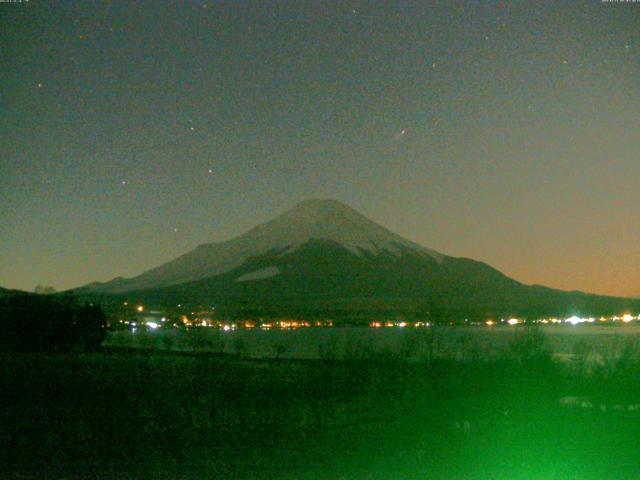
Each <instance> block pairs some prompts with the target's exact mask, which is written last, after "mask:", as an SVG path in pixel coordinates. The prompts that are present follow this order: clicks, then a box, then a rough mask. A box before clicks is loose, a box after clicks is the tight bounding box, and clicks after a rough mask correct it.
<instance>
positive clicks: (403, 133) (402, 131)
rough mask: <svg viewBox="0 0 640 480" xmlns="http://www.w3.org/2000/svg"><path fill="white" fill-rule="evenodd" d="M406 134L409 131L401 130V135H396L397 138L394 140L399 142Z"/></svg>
mask: <svg viewBox="0 0 640 480" xmlns="http://www.w3.org/2000/svg"><path fill="white" fill-rule="evenodd" d="M406 133H407V130H406V129H404V128H403V129H402V130H400V133H399V134H397V135H396V136H395V137H393V138H394V139H395V140H398V139H399V138H402V137H403V136H404V135H405V134H406Z"/></svg>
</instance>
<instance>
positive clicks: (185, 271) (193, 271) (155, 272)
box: [86, 200, 444, 293]
mask: <svg viewBox="0 0 640 480" xmlns="http://www.w3.org/2000/svg"><path fill="white" fill-rule="evenodd" d="M318 239H324V240H330V241H334V242H337V243H339V244H340V245H342V246H344V247H346V248H347V249H349V250H350V251H351V252H354V253H361V252H374V253H375V252H380V251H382V250H386V251H388V252H390V253H395V254H397V253H398V252H399V251H400V249H401V248H408V249H411V250H412V251H415V252H420V254H421V255H424V256H425V257H427V256H428V257H431V258H433V259H435V260H437V261H440V260H441V259H442V258H443V257H444V256H443V255H441V254H439V253H437V252H434V251H432V250H429V249H426V248H424V247H421V246H420V245H417V244H415V243H413V242H410V241H409V240H406V239H404V238H402V237H401V236H399V235H396V234H395V233H392V232H390V231H389V230H387V229H385V228H383V227H381V226H380V225H378V224H376V223H374V222H372V221H371V220H369V219H367V218H366V217H364V216H363V215H361V214H359V213H358V212H356V211H355V210H353V209H351V208H349V207H347V206H346V205H344V204H342V203H340V202H338V201H335V200H307V201H304V202H301V203H300V204H298V205H296V206H295V207H294V208H293V209H291V210H289V211H288V212H286V213H284V214H282V215H279V216H278V217H276V218H275V219H273V220H271V221H270V222H267V223H265V224H263V225H259V226H257V227H255V228H253V229H252V230H250V231H248V232H247V233H245V234H244V235H241V236H240V237H237V238H235V239H233V240H229V241H227V242H222V243H208V244H205V245H200V246H199V247H197V248H196V249H194V250H192V251H190V252H188V253H186V254H184V255H182V256H180V257H178V258H176V259H175V260H172V261H170V262H168V263H165V264H164V265H161V266H159V267H157V268H154V269H151V270H149V271H147V272H144V273H142V274H141V275H138V276H137V277H134V278H131V279H123V278H120V277H119V278H117V279H114V280H112V281H110V282H107V283H104V284H100V283H92V284H89V285H87V286H86V287H87V288H88V289H90V290H92V291H98V292H106V293H122V292H127V291H133V290H140V289H148V288H155V287H163V286H168V285H176V284H179V283H184V282H189V281H193V280H198V279H201V278H206V277H211V276H214V275H220V274H222V273H225V272H227V271H230V270H232V269H234V268H237V267H239V266H240V265H242V263H243V262H244V261H246V260H247V259H248V258H250V257H253V256H257V255H263V254H265V253H267V252H269V251H272V250H279V251H282V252H290V251H293V250H295V249H296V248H298V247H299V246H300V245H303V244H305V243H306V242H309V241H311V240H318Z"/></svg>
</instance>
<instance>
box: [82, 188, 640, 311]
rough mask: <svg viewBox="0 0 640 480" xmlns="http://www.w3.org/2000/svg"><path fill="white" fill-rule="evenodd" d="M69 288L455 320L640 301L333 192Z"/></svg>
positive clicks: (636, 306)
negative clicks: (536, 275)
mask: <svg viewBox="0 0 640 480" xmlns="http://www.w3.org/2000/svg"><path fill="white" fill-rule="evenodd" d="M76 292H77V293H80V294H82V295H83V296H85V295H86V296H88V297H93V298H96V297H99V298H100V299H101V301H103V302H105V301H107V302H108V301H109V300H114V301H119V300H121V299H128V300H130V301H136V302H145V303H152V304H156V305H164V306H167V307H173V306H175V305H177V304H185V305H193V306H197V305H206V306H215V307H216V308H217V309H218V310H219V311H223V312H226V313H227V314H229V315H232V314H236V315H239V316H257V317H282V316H287V315H297V316H304V317H313V318H317V317H329V318H338V319H340V318H342V319H353V320H365V319H370V318H378V317H396V316H403V317H405V318H415V319H422V320H432V321H452V320H453V321H455V320H458V321H460V320H464V319H469V320H484V319H487V318H501V317H509V316H521V317H525V318H540V317H549V316H564V315H576V314H577V315H593V316H595V315H608V314H618V313H622V312H625V311H632V310H633V311H636V310H640V300H638V299H635V300H634V299H626V298H618V297H605V296H598V295H589V294H585V293H580V292H565V291H560V290H554V289H550V288H546V287H541V286H528V285H524V284H522V283H520V282H517V281H516V280H513V279H511V278H509V277H507V276H505V275H504V274H502V273H500V272H499V271H497V270H496V269H494V268H492V267H490V266H489V265H487V264H485V263H482V262H478V261H475V260H471V259H467V258H455V257H450V256H447V255H443V254H441V253H438V252H436V251H433V250H430V249H428V248H425V247H423V246H420V245H418V244H416V243H413V242H411V241H409V240H406V239H404V238H402V237H401V236H399V235H396V234H394V233H393V232H390V231H389V230H387V229H385V228H384V227H382V226H380V225H378V224H376V223H375V222H372V221H371V220H369V219H367V218H366V217H364V216H363V215H361V214H359V213H358V212H356V211H354V210H353V209H351V208H350V207H348V206H346V205H344V204H342V203H340V202H337V201H334V200H309V201H305V202H302V203H300V204H298V205H297V206H295V207H294V208H293V209H291V210H289V211H288V212H285V213H284V214H282V215H280V216H278V217H276V218H275V219H273V220H271V221H270V222H267V223H265V224H263V225H259V226H257V227H255V228H253V229H252V230H250V231H248V232H247V233H245V234H243V235H241V236H239V237H237V238H235V239H232V240H229V241H227V242H222V243H209V244H205V245H201V246H199V247H197V248H195V249H194V250H192V251H190V252H188V253H186V254H184V255H182V256H180V257H178V258H176V259H174V260H172V261H170V262H168V263H165V264H163V265H161V266H159V267H156V268H153V269H151V270H149V271H147V272H144V273H142V274H140V275H138V276H136V277H133V278H129V279H124V278H117V279H114V280H112V281H110V282H106V283H92V284H89V285H87V286H85V287H82V288H80V289H78V290H76Z"/></svg>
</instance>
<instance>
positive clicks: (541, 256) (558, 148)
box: [0, 0, 640, 295]
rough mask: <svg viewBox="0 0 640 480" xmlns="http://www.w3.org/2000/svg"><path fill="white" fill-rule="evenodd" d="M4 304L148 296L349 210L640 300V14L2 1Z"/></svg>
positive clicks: (546, 7) (437, 5)
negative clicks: (334, 204)
mask: <svg viewBox="0 0 640 480" xmlns="http://www.w3.org/2000/svg"><path fill="white" fill-rule="evenodd" d="M0 43H1V48H0V81H1V83H0V85H2V87H1V88H0V125H1V127H2V129H1V133H0V172H1V174H2V176H1V180H2V181H1V183H0V285H1V286H4V287H9V288H20V289H26V290H33V288H34V286H35V285H36V284H37V283H42V284H47V285H53V286H54V287H56V288H57V289H65V288H70V287H76V286H79V285H82V284H85V283H87V282H90V281H94V280H100V281H105V280H109V279H111V278H113V277H115V276H118V275H123V276H132V275H135V274H138V273H140V272H142V271H144V270H146V269H148V268H151V267H154V266H157V265H159V264H161V263H164V262H166V261H168V260H170V259H172V258H174V257H176V256H178V255H179V254H182V253H184V252H186V251H188V250H190V249H191V248H193V247H195V246H196V245H198V244H201V243H206V242H212V241H223V240H227V239H230V238H232V237H234V236H236V235H238V234H241V233H243V232H244V231H246V230H248V229H249V228H251V227H253V226H254V225H255V224H257V223H261V222H264V221H267V220H269V219H271V218H272V217H274V216H275V215H277V214H279V213H282V212H284V211H285V210H287V209H289V208H291V207H292V206H293V205H295V204H296V203H297V202H299V201H301V200H303V199H307V198H335V199H338V200H341V201H342V202H344V203H346V204H348V205H350V206H352V207H353V208H355V209H356V210H358V211H360V212H361V213H363V214H364V215H366V216H368V217H369V218H371V219H372V220H374V221H376V222H378V223H380V224H382V225H384V226H386V227H387V228H389V229H391V230H393V231H395V232H397V233H399V234H401V235H403V236H405V237H407V238H409V239H411V240H413V241H416V242H418V243H420V244H422V245H424V246H427V247H430V248H433V249H436V250H438V251H440V252H442V253H445V254H449V255H454V256H465V257H471V258H474V259H477V260H482V261H485V262H487V263H489V264H490V265H492V266H494V267H496V268H498V269H499V270H501V271H503V272H504V273H506V274H507V275H509V276H512V277H514V278H516V279H517V280H520V281H523V282H525V283H540V284H544V285H547V286H551V287H557V288H562V289H571V290H573V289H578V290H584V291H589V292H596V293H605V294H615V295H640V224H639V220H640V185H639V180H640V3H606V2H605V3H603V2H601V1H600V0H591V1H586V2H575V1H573V2H559V1H550V2H537V1H536V2H513V3H511V2H479V1H469V2H459V1H445V2H426V1H416V2H398V3H395V2H366V3H365V2H337V1H336V2H333V1H330V2H313V3H311V2H309V3H305V2H278V3H269V2H262V1H260V2H254V3H244V2H237V3H222V2H214V1H209V0H207V1H204V0H203V1H198V2H182V1H179V2H178V1H177V2H169V1H157V2H133V1H132V2H123V1H121V2H94V1H86V0H84V1H82V2H71V1H64V2H60V1H51V2H44V1H40V0H31V1H29V2H26V1H23V2H22V3H7V2H6V1H5V2H4V3H0Z"/></svg>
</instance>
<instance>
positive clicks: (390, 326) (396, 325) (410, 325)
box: [369, 322, 431, 328]
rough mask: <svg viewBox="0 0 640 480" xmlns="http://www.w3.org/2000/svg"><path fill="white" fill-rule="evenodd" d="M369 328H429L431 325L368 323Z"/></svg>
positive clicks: (423, 323)
mask: <svg viewBox="0 0 640 480" xmlns="http://www.w3.org/2000/svg"><path fill="white" fill-rule="evenodd" d="M369 326H370V327H372V328H382V327H386V328H392V327H399V328H404V327H418V328H420V327H430V326H431V324H430V323H429V322H414V323H411V322H370V323H369Z"/></svg>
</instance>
